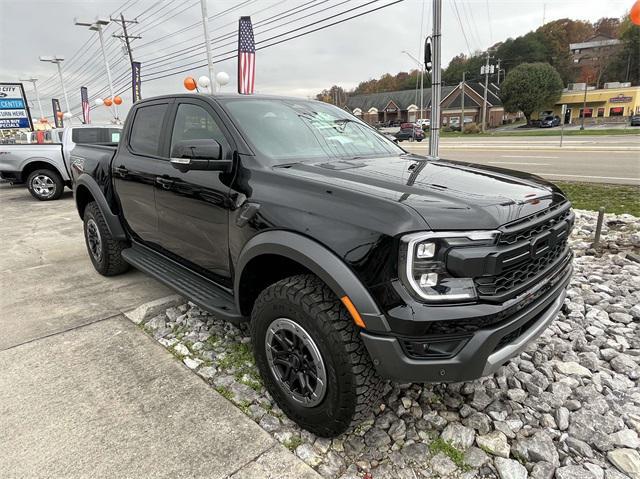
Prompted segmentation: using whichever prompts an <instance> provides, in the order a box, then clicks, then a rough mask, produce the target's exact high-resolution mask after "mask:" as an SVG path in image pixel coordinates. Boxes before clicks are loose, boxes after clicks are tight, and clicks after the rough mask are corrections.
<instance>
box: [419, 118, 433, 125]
mask: <svg viewBox="0 0 640 479" xmlns="http://www.w3.org/2000/svg"><path fill="white" fill-rule="evenodd" d="M416 125H418V126H420V127H424V126H430V125H431V120H430V119H429V118H422V119H420V120H416Z"/></svg>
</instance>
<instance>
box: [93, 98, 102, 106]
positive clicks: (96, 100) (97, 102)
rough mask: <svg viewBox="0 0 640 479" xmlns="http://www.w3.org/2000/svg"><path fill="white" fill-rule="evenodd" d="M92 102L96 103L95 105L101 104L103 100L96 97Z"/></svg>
mask: <svg viewBox="0 0 640 479" xmlns="http://www.w3.org/2000/svg"><path fill="white" fill-rule="evenodd" d="M94 103H95V104H96V106H102V105H104V100H103V99H102V98H96V99H95V100H94Z"/></svg>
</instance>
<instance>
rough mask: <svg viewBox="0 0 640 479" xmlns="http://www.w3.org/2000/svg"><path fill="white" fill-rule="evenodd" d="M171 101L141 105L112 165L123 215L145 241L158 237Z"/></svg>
mask: <svg viewBox="0 0 640 479" xmlns="http://www.w3.org/2000/svg"><path fill="white" fill-rule="evenodd" d="M169 105H170V101H167V100H164V101H158V102H152V103H147V104H145V105H144V106H141V107H140V108H137V109H136V111H135V113H134V118H133V121H132V125H131V127H130V131H129V134H128V135H127V143H126V144H123V145H121V146H120V148H119V149H118V154H117V155H116V157H115V159H114V160H113V163H112V165H111V167H112V171H111V174H112V178H113V184H114V188H115V190H116V193H117V197H118V200H119V201H120V208H121V209H122V212H123V216H124V218H125V221H126V223H127V225H128V227H129V229H130V230H131V231H132V232H133V233H134V235H135V236H136V237H137V238H138V239H141V240H143V241H144V242H145V243H155V242H157V240H158V215H157V213H156V204H155V184H156V177H157V176H158V174H159V173H160V165H161V164H162V163H163V162H164V161H166V159H165V158H162V157H161V156H160V152H161V151H162V149H163V148H164V145H163V143H164V142H165V141H164V137H163V135H162V132H163V131H164V130H163V123H166V121H165V120H167V119H168V112H169Z"/></svg>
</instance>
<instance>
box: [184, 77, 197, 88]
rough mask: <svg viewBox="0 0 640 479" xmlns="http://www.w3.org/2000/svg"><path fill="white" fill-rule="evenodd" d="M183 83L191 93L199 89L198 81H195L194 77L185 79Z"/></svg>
mask: <svg viewBox="0 0 640 479" xmlns="http://www.w3.org/2000/svg"><path fill="white" fill-rule="evenodd" d="M183 83H184V87H185V88H186V89H187V90H189V91H193V90H195V89H196V88H197V87H198V85H196V81H195V80H194V79H193V77H187V78H185V79H184V82H183Z"/></svg>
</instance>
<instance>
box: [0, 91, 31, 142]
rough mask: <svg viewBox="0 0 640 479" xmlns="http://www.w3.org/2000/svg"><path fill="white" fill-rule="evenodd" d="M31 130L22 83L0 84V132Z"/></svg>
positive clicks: (29, 115)
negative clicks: (19, 129) (21, 129)
mask: <svg viewBox="0 0 640 479" xmlns="http://www.w3.org/2000/svg"><path fill="white" fill-rule="evenodd" d="M18 128H28V129H30V130H33V123H32V122H31V113H30V112H29V105H27V97H26V95H25V93H24V88H23V87H22V83H0V130H5V129H12V130H13V129H18Z"/></svg>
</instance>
